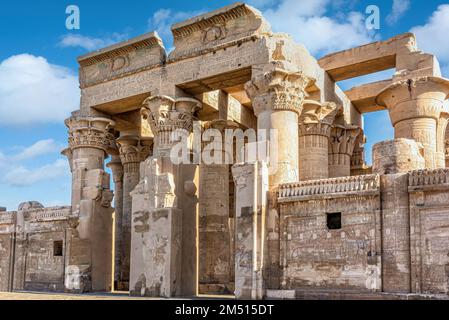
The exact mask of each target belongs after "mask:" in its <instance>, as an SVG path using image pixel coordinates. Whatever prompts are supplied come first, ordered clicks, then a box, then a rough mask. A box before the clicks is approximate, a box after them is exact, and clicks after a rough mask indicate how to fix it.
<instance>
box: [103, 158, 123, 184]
mask: <svg viewBox="0 0 449 320" xmlns="http://www.w3.org/2000/svg"><path fill="white" fill-rule="evenodd" d="M107 167H108V168H110V169H111V171H112V176H113V179H114V183H120V182H122V181H123V164H122V161H121V159H120V156H119V155H114V156H112V160H111V161H110V162H109V163H108V164H107Z"/></svg>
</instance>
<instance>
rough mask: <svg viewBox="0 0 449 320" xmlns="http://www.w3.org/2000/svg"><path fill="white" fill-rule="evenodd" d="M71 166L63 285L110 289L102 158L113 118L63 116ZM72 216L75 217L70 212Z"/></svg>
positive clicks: (111, 146) (108, 205)
mask: <svg viewBox="0 0 449 320" xmlns="http://www.w3.org/2000/svg"><path fill="white" fill-rule="evenodd" d="M66 125H67V127H68V128H69V148H68V149H66V150H64V152H63V154H65V155H67V156H68V158H69V162H70V167H71V170H72V214H73V216H74V220H73V223H72V224H71V225H72V228H71V229H69V230H68V234H67V239H68V240H67V241H68V243H67V244H66V251H67V253H66V256H67V262H66V274H65V288H66V290H67V291H70V292H90V291H109V290H111V284H112V275H111V269H112V229H113V228H112V208H111V201H112V197H113V193H112V191H111V190H110V181H109V180H110V177H109V175H108V174H107V173H106V172H105V171H104V160H105V157H106V155H107V154H108V153H109V151H110V150H111V149H114V148H115V144H114V135H113V134H112V132H111V129H112V126H113V125H114V122H113V121H111V120H109V119H105V118H88V117H79V116H73V117H72V118H70V119H68V120H66ZM75 217H76V218H75Z"/></svg>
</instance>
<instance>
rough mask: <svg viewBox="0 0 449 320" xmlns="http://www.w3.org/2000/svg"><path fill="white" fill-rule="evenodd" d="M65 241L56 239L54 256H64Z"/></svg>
mask: <svg viewBox="0 0 449 320" xmlns="http://www.w3.org/2000/svg"><path fill="white" fill-rule="evenodd" d="M63 247H64V243H63V241H54V242H53V256H54V257H62V254H63Z"/></svg>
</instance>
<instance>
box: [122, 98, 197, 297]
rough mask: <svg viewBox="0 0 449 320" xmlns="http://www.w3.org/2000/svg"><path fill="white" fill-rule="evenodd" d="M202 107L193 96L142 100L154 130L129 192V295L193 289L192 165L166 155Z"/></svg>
mask: <svg viewBox="0 0 449 320" xmlns="http://www.w3.org/2000/svg"><path fill="white" fill-rule="evenodd" d="M200 107H201V104H200V103H199V101H197V100H195V99H191V98H178V99H172V98H170V97H166V96H155V97H150V98H148V99H146V100H145V101H144V103H143V109H142V114H143V116H144V117H145V118H146V119H147V120H148V122H149V124H150V126H151V130H152V132H153V133H154V154H153V156H152V157H151V158H148V159H147V160H146V161H145V162H144V164H143V165H142V166H141V181H140V183H139V185H138V186H137V188H136V189H135V190H134V191H133V194H132V196H133V219H132V253H131V259H132V264H131V278H130V291H131V294H132V295H143V296H154V297H167V298H169V297H174V296H179V295H181V294H182V295H185V296H188V295H195V294H196V293H197V284H198V281H197V271H198V269H197V268H198V266H197V261H198V255H197V233H196V231H197V212H196V211H195V209H194V208H193V209H192V207H194V206H195V205H196V204H195V203H194V197H195V193H196V190H195V188H196V186H195V185H194V182H193V181H192V180H191V179H192V175H191V174H189V173H191V172H188V171H189V170H190V169H192V168H191V167H189V166H184V165H176V164H174V163H173V162H172V161H171V160H172V159H171V158H170V153H171V150H172V148H173V147H174V146H175V145H176V144H177V143H178V141H179V138H180V137H179V134H180V133H181V136H182V137H185V136H188V135H190V133H191V132H192V128H193V119H194V114H195V112H196V111H197V110H198V109H199V108H200ZM178 131H179V132H178ZM175 132H176V133H177V134H178V135H177V136H175V135H172V133H175ZM184 134H185V136H184ZM183 142H185V143H187V141H185V140H183ZM184 147H186V148H188V146H184ZM194 167H195V169H196V166H194ZM180 199H183V200H184V201H182V202H181V201H180ZM187 202H190V203H191V204H192V205H191V206H188V205H187ZM186 206H187V207H188V208H187V209H185V210H184V209H183V208H186Z"/></svg>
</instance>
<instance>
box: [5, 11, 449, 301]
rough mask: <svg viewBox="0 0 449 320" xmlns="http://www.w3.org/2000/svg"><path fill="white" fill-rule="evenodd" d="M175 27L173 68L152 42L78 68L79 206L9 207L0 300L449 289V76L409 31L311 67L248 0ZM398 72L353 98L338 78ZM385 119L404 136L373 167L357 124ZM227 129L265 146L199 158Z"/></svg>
mask: <svg viewBox="0 0 449 320" xmlns="http://www.w3.org/2000/svg"><path fill="white" fill-rule="evenodd" d="M172 32H173V35H174V40H175V41H174V45H175V47H174V50H173V51H172V52H171V53H170V55H169V57H168V58H167V57H166V52H165V49H164V47H163V45H162V41H161V40H160V38H159V37H158V35H157V34H155V33H150V34H146V35H143V36H140V37H137V38H134V39H131V40H129V41H126V42H123V43H119V44H117V45H113V46H111V47H108V48H105V49H102V50H100V51H97V52H94V53H91V54H88V55H85V56H83V57H81V58H79V64H80V84H81V103H80V110H78V111H76V112H74V113H73V114H72V117H71V118H70V119H68V120H67V121H66V125H67V127H68V129H69V132H68V135H69V141H68V148H67V149H65V150H64V151H63V154H64V155H65V156H67V158H68V161H69V164H70V170H71V172H72V200H71V207H61V208H43V206H42V205H40V204H39V203H36V202H27V203H24V204H22V205H21V206H20V208H19V210H18V211H17V212H6V209H3V208H0V290H2V291H11V290H43V291H63V290H65V291H69V292H75V293H82V292H90V291H108V290H110V289H111V288H112V283H113V282H115V288H117V289H121V290H129V291H130V294H131V295H135V296H151V297H167V298H171V297H176V296H188V297H190V296H195V295H197V294H198V293H200V292H201V293H221V294H224V293H227V294H229V293H231V294H232V293H235V296H236V297H237V298H246V299H262V298H266V297H268V298H277V299H305V298H313V299H315V298H331V299H348V298H354V297H355V298H361V299H409V298H410V299H418V298H440V297H441V295H446V296H447V294H448V292H449V258H448V255H449V253H448V252H449V251H448V246H449V242H448V239H449V214H448V213H449V209H448V208H449V203H448V201H449V200H448V199H449V197H448V194H449V171H448V170H449V169H444V167H448V166H449V165H448V163H449V160H448V159H449V151H448V150H449V147H448V143H449V142H448V141H449V129H448V122H449V102H448V101H447V98H448V94H449V81H448V80H446V79H443V78H441V72H440V68H439V64H438V61H437V59H436V58H435V56H433V55H431V54H427V53H423V52H422V51H420V50H419V48H418V46H417V43H416V40H415V37H414V35H413V34H409V33H407V34H403V35H398V36H396V37H393V38H391V39H388V40H386V41H381V42H375V43H371V44H367V45H364V46H361V47H357V48H352V49H348V50H344V51H341V52H337V53H331V54H329V55H328V56H326V57H324V58H322V59H320V60H319V61H317V60H316V59H315V58H314V57H312V56H311V55H310V54H309V52H308V51H307V49H306V48H305V47H304V46H302V45H300V44H296V43H295V42H294V40H293V38H292V37H290V36H288V35H285V34H277V33H273V32H272V31H271V29H270V26H269V25H268V23H267V22H266V21H265V19H264V18H263V16H262V15H261V13H260V12H259V11H257V10H256V9H254V8H252V7H250V6H248V5H246V4H243V3H236V4H233V5H231V6H228V7H225V8H222V9H219V10H217V11H214V12H211V13H206V14H203V15H201V16H199V17H196V18H192V19H189V20H187V21H184V22H180V23H178V24H176V25H174V26H173V27H172ZM390 68H395V73H394V75H393V77H392V78H390V79H385V80H383V81H380V82H376V83H365V84H362V85H361V86H359V87H356V88H353V89H351V90H348V91H346V92H343V91H342V90H341V89H340V88H339V86H338V84H337V83H336V81H340V80H343V79H349V78H353V77H356V76H360V75H365V74H370V73H373V72H377V71H381V70H386V69H390ZM377 110H388V111H389V113H390V118H391V121H392V124H393V126H394V131H395V138H396V139H395V140H393V141H385V142H381V143H379V144H377V145H375V146H374V148H373V159H372V160H373V167H372V168H371V167H369V166H368V165H367V163H366V162H365V144H366V141H367V139H369V138H370V137H366V136H365V134H366V132H364V130H363V129H364V128H363V127H364V120H363V114H364V113H366V112H372V111H377ZM197 128H199V129H200V130H199V131H198V130H196V129H197ZM225 129H234V130H237V129H252V130H254V131H252V132H250V133H251V134H253V136H254V137H255V138H256V137H257V139H258V140H257V141H247V142H248V143H247V144H246V145H241V146H239V143H237V142H235V143H234V142H232V144H233V150H232V152H229V150H227V149H226V148H225V145H224V144H223V141H221V142H219V143H218V142H215V141H214V142H213V143H211V145H212V146H215V147H216V148H215V149H214V150H213V151H212V152H211V153H210V154H211V155H214V156H215V155H220V156H221V157H217V158H221V159H230V158H233V159H236V158H237V157H236V155H241V154H243V155H245V156H246V159H241V160H239V161H238V162H242V163H235V161H234V162H233V163H231V164H229V163H221V162H218V163H209V162H207V163H206V162H205V161H199V160H203V159H200V158H201V157H199V154H200V151H203V150H201V148H203V149H205V148H206V147H209V145H210V144H209V143H207V142H208V141H203V140H207V139H204V138H205V137H207V135H205V134H204V133H205V131H206V130H214V131H213V132H215V133H217V132H218V133H220V134H223V131H224V130H225ZM174 133H176V135H174ZM249 136H250V134H248V135H247V136H246V138H247V139H248V140H249V138H248V137H249ZM201 138H203V139H201ZM234 138H235V137H234ZM209 142H210V141H209ZM259 148H268V149H270V154H269V156H268V157H265V158H264V159H258V158H257V157H256V153H257V155H259V154H258V152H255V151H260V150H259ZM179 150H182V151H185V154H183V155H184V156H185V158H183V160H184V162H183V163H181V164H180V163H174V162H173V161H172V159H171V158H170V155H171V153H172V151H179ZM272 150H274V151H275V152H273V153H272V152H271V151H272ZM208 151H209V150H208ZM231 153H232V154H231ZM108 156H112V160H111V161H110V162H109V164H108V167H109V168H110V169H111V171H112V174H113V177H112V178H113V182H114V185H115V186H114V187H115V188H114V190H115V197H114V199H113V193H112V191H111V181H110V180H111V177H110V176H109V174H108V173H107V172H106V171H105V165H104V163H105V160H106V158H108ZM231 156H232V157H231ZM191 160H193V161H194V162H190V161H191ZM231 168H232V169H231ZM435 169H437V170H435ZM372 173H374V174H372ZM112 200H114V208H112V207H111V202H112ZM114 210H115V216H114V217H115V228H114V225H113V224H114V221H113V215H112V213H113V211H114ZM113 230H115V241H114V240H113V234H112V232H113ZM113 246H115V248H114V247H113ZM112 261H114V264H115V267H113V265H112ZM112 273H114V275H112Z"/></svg>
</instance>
